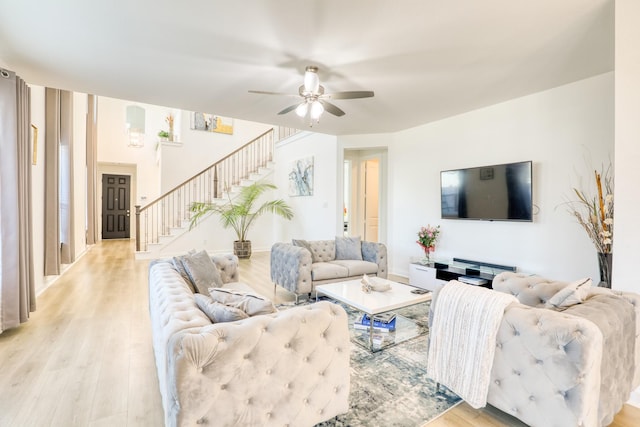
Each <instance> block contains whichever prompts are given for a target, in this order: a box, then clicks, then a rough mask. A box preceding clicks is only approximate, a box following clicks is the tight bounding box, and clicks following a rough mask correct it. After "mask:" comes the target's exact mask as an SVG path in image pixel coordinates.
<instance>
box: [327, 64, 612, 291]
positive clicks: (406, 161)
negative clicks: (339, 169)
mask: <svg viewBox="0 0 640 427" xmlns="http://www.w3.org/2000/svg"><path fill="white" fill-rule="evenodd" d="M339 141H340V144H341V149H344V148H355V147H359V148H362V149H364V148H376V147H381V146H387V147H388V163H389V164H388V177H387V182H386V187H387V191H388V233H387V235H388V237H387V246H388V249H389V260H390V272H392V273H395V274H399V275H404V276H406V275H408V263H409V261H410V259H411V258H412V257H419V256H421V251H420V248H419V247H418V245H417V244H416V243H415V240H416V238H417V235H416V233H417V230H418V229H419V228H420V226H423V225H427V224H432V225H436V224H440V225H441V227H442V234H441V239H440V241H439V243H438V245H437V249H436V256H437V257H442V258H444V259H450V258H451V257H454V256H455V257H460V258H469V259H476V260H481V261H486V262H493V263H498V264H507V265H515V266H517V267H518V268H519V269H520V270H521V271H525V272H532V273H538V274H540V275H543V276H548V277H550V278H554V279H559V280H572V279H576V278H579V277H584V276H588V277H592V278H593V279H594V280H595V281H596V282H598V281H599V274H598V264H597V259H596V251H595V248H594V247H593V245H592V243H591V241H590V240H589V239H588V237H587V235H586V233H585V232H584V231H583V230H582V228H581V227H580V226H579V225H578V224H577V223H575V222H574V221H573V219H572V218H571V217H570V215H569V214H568V213H567V212H566V209H565V208H564V207H563V205H562V204H563V202H564V201H565V200H566V198H567V197H570V196H571V194H572V190H571V188H572V187H574V186H578V185H579V183H580V181H579V177H585V179H586V177H590V176H591V174H592V173H593V172H592V169H591V168H590V167H589V166H588V164H589V163H590V164H592V165H595V166H596V167H598V168H599V165H600V164H601V163H602V162H603V161H608V159H609V158H610V157H611V156H612V152H613V73H608V74H604V75H601V76H597V77H594V78H591V79H587V80H583V81H580V82H576V83H572V84H569V85H566V86H562V87H559V88H555V89H552V90H549V91H545V92H540V93H537V94H534V95H531V96H527V97H523V98H519V99H516V100H512V101H509V102H505V103H502V104H497V105H494V106H491V107H487V108H484V109H480V110H476V111H473V112H470V113H467V114H463V115H459V116H455V117H452V118H448V119H445V120H441V121H438V122H435V123H430V124H427V125H423V126H419V127H416V128H412V129H408V130H405V131H401V132H397V133H395V134H376V135H355V136H345V137H340V138H339ZM340 154H341V153H340ZM585 159H586V160H585ZM523 160H532V161H533V163H534V171H533V174H534V194H533V197H534V203H535V205H536V209H535V213H536V214H535V217H534V221H533V222H532V223H516V222H485V221H468V220H443V219H441V216H440V171H442V170H447V169H457V168H464V167H472V166H482V165H489V164H496V163H508V162H515V161H523ZM340 162H341V160H340ZM338 198H339V199H340V200H341V198H342V195H341V193H340V195H339V197H338Z"/></svg>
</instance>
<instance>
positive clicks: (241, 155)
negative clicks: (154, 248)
mask: <svg viewBox="0 0 640 427" xmlns="http://www.w3.org/2000/svg"><path fill="white" fill-rule="evenodd" d="M298 132H299V130H298V129H293V128H286V127H279V128H277V129H276V130H274V129H273V128H272V129H270V130H268V131H266V132H265V133H263V134H262V135H260V136H258V137H257V138H255V139H253V140H251V141H249V142H248V143H246V144H245V145H243V146H242V147H240V148H238V149H237V150H235V151H234V152H232V153H230V154H228V155H227V156H225V157H224V158H222V159H221V160H218V161H217V162H215V163H214V164H212V165H211V166H209V167H207V168H206V169H204V170H203V171H201V172H199V173H197V174H196V175H194V176H193V177H191V178H189V179H188V180H186V181H184V182H183V183H182V184H179V185H177V186H176V187H174V188H173V189H171V190H169V191H168V192H166V193H165V194H163V195H162V196H160V197H158V198H157V199H155V200H153V201H152V202H151V203H149V204H147V205H145V206H144V207H141V206H140V205H136V206H135V208H136V251H137V252H140V251H141V250H143V251H147V250H148V247H149V244H152V243H159V242H160V238H161V237H162V236H168V235H171V229H172V228H179V227H182V226H183V224H184V222H185V221H189V219H190V218H191V211H190V210H189V207H190V206H191V204H192V203H193V202H206V203H213V202H214V201H215V200H216V199H219V198H221V197H222V194H223V192H224V190H225V188H228V187H231V186H237V185H239V184H240V183H241V181H242V180H245V179H249V178H250V176H251V174H253V173H257V172H258V171H259V169H260V168H263V167H266V166H267V164H268V163H269V162H271V161H273V153H274V148H275V143H276V142H278V141H281V140H283V139H285V138H288V137H290V136H292V135H295V134H296V133H298Z"/></svg>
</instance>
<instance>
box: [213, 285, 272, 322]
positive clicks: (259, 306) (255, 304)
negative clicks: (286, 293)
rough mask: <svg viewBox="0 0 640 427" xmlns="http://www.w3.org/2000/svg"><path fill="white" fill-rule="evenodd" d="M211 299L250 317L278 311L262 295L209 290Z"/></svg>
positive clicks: (228, 290) (221, 289) (231, 290)
mask: <svg viewBox="0 0 640 427" xmlns="http://www.w3.org/2000/svg"><path fill="white" fill-rule="evenodd" d="M209 295H211V299H212V300H214V301H217V302H219V303H222V304H225V305H228V306H230V307H235V308H238V309H240V310H242V311H244V312H245V313H247V314H248V315H249V316H257V315H259V314H269V313H275V312H276V311H278V309H276V307H275V306H274V305H273V303H272V302H271V301H270V300H268V299H266V298H264V297H263V296H261V295H256V294H252V293H249V292H241V291H236V290H233V289H225V288H209Z"/></svg>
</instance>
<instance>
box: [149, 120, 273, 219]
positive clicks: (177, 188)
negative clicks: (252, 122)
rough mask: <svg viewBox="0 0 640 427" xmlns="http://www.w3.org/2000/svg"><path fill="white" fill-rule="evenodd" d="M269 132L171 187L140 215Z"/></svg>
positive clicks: (270, 130) (271, 130) (150, 203)
mask: <svg viewBox="0 0 640 427" xmlns="http://www.w3.org/2000/svg"><path fill="white" fill-rule="evenodd" d="M269 132H273V128H271V129H269V130H268V131H266V132H264V133H263V134H261V135H260V136H257V137H256V138H253V139H252V140H251V141H249V142H247V143H246V144H244V145H243V146H242V147H240V148H238V149H236V150H235V151H232V152H231V153H229V154H227V155H226V156H224V157H223V158H222V159H220V160H218V161H216V162H215V163H213V164H211V165H209V166H207V167H206V168H204V169H203V170H201V171H200V172H198V173H197V174H195V175H193V176H192V177H191V178H188V179H186V180H185V181H184V182H182V183H180V184H178V185H176V186H175V187H173V188H172V189H171V190H169V191H167V192H165V193H164V194H163V195H161V196H159V197H158V198H156V199H154V200H152V201H151V202H149V203H147V204H146V205H144V206H143V207H142V208H140V213H142V212H144V211H145V210H146V209H147V208H149V207H150V206H151V205H153V204H155V203H157V202H159V201H160V200H162V199H164V198H166V197H167V196H168V195H170V194H171V193H173V192H174V191H177V190H179V189H180V188H181V187H183V186H185V185H187V184H188V183H189V182H191V181H193V180H194V179H196V178H198V177H199V176H200V175H202V174H204V173H207V172H208V171H209V170H211V168H214V167H215V166H217V165H219V164H220V163H222V162H224V161H225V160H227V159H228V158H230V157H231V156H233V155H235V154H236V153H238V152H239V151H241V150H243V149H244V148H246V147H248V146H249V145H251V144H253V143H254V142H256V141H258V140H259V139H260V138H263V137H265V136H266V135H268V134H269Z"/></svg>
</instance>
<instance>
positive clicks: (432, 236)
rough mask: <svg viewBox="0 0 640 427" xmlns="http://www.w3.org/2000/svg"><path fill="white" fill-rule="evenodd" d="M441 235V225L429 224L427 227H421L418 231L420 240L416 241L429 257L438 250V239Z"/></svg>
mask: <svg viewBox="0 0 640 427" xmlns="http://www.w3.org/2000/svg"><path fill="white" fill-rule="evenodd" d="M439 235H440V226H439V225H438V226H436V227H432V226H431V225H427V226H426V227H420V231H418V240H416V243H417V244H419V245H420V247H421V248H422V250H424V254H425V256H426V257H427V258H429V254H430V253H431V252H433V251H435V250H436V241H437V240H438V236H439Z"/></svg>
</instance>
